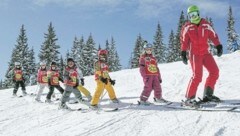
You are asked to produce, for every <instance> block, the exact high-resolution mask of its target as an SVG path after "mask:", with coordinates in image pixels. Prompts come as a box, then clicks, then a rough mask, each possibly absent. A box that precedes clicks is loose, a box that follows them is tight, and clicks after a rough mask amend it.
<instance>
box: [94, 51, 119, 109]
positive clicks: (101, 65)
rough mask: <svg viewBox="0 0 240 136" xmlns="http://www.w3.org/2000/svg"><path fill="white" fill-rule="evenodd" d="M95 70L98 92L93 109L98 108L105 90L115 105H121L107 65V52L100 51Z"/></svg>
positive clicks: (95, 94)
mask: <svg viewBox="0 0 240 136" xmlns="http://www.w3.org/2000/svg"><path fill="white" fill-rule="evenodd" d="M94 70H95V81H96V82H97V87H96V91H95V93H94V95H93V99H92V101H91V108H92V109H97V108H98V101H99V97H100V96H101V94H102V93H103V90H104V89H106V90H107V92H108V95H109V97H110V99H111V100H112V102H113V103H119V101H118V99H117V98H116V95H115V92H114V89H113V87H112V85H114V84H115V80H112V79H111V78H110V76H109V71H108V64H107V50H99V51H98V61H96V62H95V63H94Z"/></svg>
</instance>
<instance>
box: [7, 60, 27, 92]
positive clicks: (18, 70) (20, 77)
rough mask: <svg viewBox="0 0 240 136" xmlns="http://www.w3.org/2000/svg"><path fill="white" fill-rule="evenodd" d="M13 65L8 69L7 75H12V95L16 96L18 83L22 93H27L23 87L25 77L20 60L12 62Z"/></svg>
mask: <svg viewBox="0 0 240 136" xmlns="http://www.w3.org/2000/svg"><path fill="white" fill-rule="evenodd" d="M14 65H15V67H14V68H13V69H12V70H10V71H9V73H8V77H12V79H13V83H14V84H15V85H14V89H13V96H17V91H18V88H19V85H20V86H21V87H22V94H23V95H24V96H25V95H27V92H26V88H25V77H24V75H25V74H24V73H23V70H22V67H21V64H20V62H15V63H14Z"/></svg>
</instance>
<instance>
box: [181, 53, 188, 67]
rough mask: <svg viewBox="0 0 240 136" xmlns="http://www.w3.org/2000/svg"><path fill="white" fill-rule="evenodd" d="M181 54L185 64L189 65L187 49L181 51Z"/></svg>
mask: <svg viewBox="0 0 240 136" xmlns="http://www.w3.org/2000/svg"><path fill="white" fill-rule="evenodd" d="M181 56H182V61H183V63H184V64H185V65H187V64H188V62H187V61H188V59H187V52H186V51H182V52H181Z"/></svg>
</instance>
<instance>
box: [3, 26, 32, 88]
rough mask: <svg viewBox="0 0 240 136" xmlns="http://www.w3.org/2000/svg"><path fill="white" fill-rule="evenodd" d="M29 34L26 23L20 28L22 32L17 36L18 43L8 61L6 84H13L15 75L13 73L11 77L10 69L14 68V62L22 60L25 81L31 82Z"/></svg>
mask: <svg viewBox="0 0 240 136" xmlns="http://www.w3.org/2000/svg"><path fill="white" fill-rule="evenodd" d="M27 40H28V39H27V35H26V30H25V28H24V25H22V26H21V29H20V34H19V36H18V38H17V43H16V44H15V47H14V49H13V51H12V56H11V60H10V62H9V63H8V64H9V66H8V70H7V72H6V75H5V76H6V80H5V83H6V86H11V85H12V77H13V75H11V76H10V77H8V72H9V71H10V70H12V69H13V68H14V63H15V62H20V63H21V65H22V68H23V73H24V77H25V82H26V83H27V84H28V83H29V77H30V73H29V67H30V66H29V63H28V61H29V56H30V54H29V48H28V43H27Z"/></svg>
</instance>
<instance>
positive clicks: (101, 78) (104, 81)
mask: <svg viewBox="0 0 240 136" xmlns="http://www.w3.org/2000/svg"><path fill="white" fill-rule="evenodd" d="M100 80H101V81H102V82H103V83H105V84H107V83H108V79H107V78H103V77H100Z"/></svg>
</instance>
